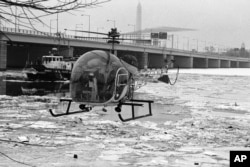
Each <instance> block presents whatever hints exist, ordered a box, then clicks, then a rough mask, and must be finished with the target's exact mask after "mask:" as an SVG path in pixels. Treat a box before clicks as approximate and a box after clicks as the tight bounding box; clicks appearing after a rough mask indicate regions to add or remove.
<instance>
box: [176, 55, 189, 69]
mask: <svg viewBox="0 0 250 167" xmlns="http://www.w3.org/2000/svg"><path fill="white" fill-rule="evenodd" d="M174 60H175V65H174V67H176V65H179V67H180V68H193V57H185V56H175V57H174Z"/></svg>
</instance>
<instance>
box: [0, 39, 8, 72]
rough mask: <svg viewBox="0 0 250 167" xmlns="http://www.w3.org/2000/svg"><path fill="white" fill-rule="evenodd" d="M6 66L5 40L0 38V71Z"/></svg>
mask: <svg viewBox="0 0 250 167" xmlns="http://www.w3.org/2000/svg"><path fill="white" fill-rule="evenodd" d="M6 67H7V42H6V41H1V40H0V71H4V70H6Z"/></svg>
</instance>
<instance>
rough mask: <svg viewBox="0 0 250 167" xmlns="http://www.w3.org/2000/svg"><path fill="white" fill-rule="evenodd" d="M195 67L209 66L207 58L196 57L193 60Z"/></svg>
mask: <svg viewBox="0 0 250 167" xmlns="http://www.w3.org/2000/svg"><path fill="white" fill-rule="evenodd" d="M193 66H194V68H208V59H207V58H194V61H193Z"/></svg>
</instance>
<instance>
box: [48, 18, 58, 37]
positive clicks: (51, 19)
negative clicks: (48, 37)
mask: <svg viewBox="0 0 250 167" xmlns="http://www.w3.org/2000/svg"><path fill="white" fill-rule="evenodd" d="M52 21H57V19H50V23H49V32H50V34H51V22H52Z"/></svg>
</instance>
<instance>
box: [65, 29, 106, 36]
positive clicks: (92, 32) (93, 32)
mask: <svg viewBox="0 0 250 167" xmlns="http://www.w3.org/2000/svg"><path fill="white" fill-rule="evenodd" d="M67 31H74V32H85V33H91V34H99V35H108V34H107V33H101V32H95V31H84V30H71V29H67Z"/></svg>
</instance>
